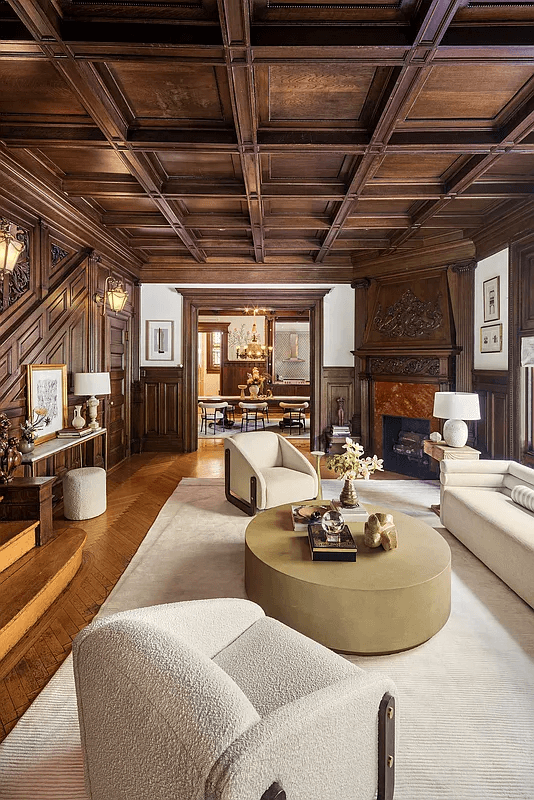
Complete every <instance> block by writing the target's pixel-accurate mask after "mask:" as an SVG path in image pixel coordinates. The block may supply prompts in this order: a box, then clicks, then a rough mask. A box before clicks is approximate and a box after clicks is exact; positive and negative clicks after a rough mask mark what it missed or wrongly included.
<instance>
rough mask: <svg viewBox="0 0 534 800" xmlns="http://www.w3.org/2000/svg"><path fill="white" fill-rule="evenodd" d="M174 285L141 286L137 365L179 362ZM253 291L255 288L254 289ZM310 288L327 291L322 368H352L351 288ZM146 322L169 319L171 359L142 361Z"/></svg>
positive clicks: (280, 286)
mask: <svg viewBox="0 0 534 800" xmlns="http://www.w3.org/2000/svg"><path fill="white" fill-rule="evenodd" d="M177 288H178V289H179V287H177V285H176V284H154V283H145V284H143V285H142V286H141V366H142V367H146V366H157V365H159V366H162V365H167V366H175V365H177V364H182V363H183V353H182V306H183V303H182V296H181V295H180V294H179V293H178V292H177V291H176V289H177ZM187 288H188V289H195V288H203V289H216V288H220V289H229V290H231V289H246V288H248V287H247V286H246V285H243V284H232V285H231V286H229V285H228V284H222V283H217V284H206V283H202V284H187ZM255 288H256V287H255ZM306 288H310V289H326V288H331V291H330V292H329V293H328V294H327V295H326V296H325V298H324V352H323V365H324V366H325V367H352V366H354V356H353V355H352V353H351V352H350V351H351V350H353V349H354V289H351V287H350V286H348V285H347V284H338V285H332V284H309V285H308V284H306ZM262 289H302V285H301V284H295V285H293V284H274V283H266V284H264V285H263V286H262ZM148 319H157V320H163V319H172V320H174V322H175V325H174V337H175V343H174V344H175V347H174V360H173V361H165V362H155V361H147V360H146V344H145V329H146V320H148Z"/></svg>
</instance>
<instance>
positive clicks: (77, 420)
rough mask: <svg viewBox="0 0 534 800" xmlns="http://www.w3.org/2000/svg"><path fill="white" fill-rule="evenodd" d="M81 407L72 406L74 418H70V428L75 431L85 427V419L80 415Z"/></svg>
mask: <svg viewBox="0 0 534 800" xmlns="http://www.w3.org/2000/svg"><path fill="white" fill-rule="evenodd" d="M81 411H82V407H81V406H74V416H73V418H72V427H73V428H76V430H81V429H82V428H83V427H84V425H85V418H84V417H82V414H81Z"/></svg>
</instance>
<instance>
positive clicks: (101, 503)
mask: <svg viewBox="0 0 534 800" xmlns="http://www.w3.org/2000/svg"><path fill="white" fill-rule="evenodd" d="M105 510H106V470H105V469H101V468H100V467H81V468H80V469H71V470H70V471H69V472H67V474H66V475H65V477H64V478H63V513H64V514H65V517H66V519H92V517H98V516H99V515H100V514H103V513H104V511H105Z"/></svg>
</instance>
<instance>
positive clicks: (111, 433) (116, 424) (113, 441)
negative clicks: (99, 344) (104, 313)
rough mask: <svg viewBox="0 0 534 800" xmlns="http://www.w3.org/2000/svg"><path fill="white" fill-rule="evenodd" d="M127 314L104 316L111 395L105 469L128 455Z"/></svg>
mask: <svg viewBox="0 0 534 800" xmlns="http://www.w3.org/2000/svg"><path fill="white" fill-rule="evenodd" d="M129 323H130V319H129V317H121V316H115V314H110V315H109V316H108V343H109V344H108V353H109V372H110V379H111V396H110V398H109V404H108V414H107V419H106V425H107V428H108V469H109V468H110V467H113V466H115V464H118V463H119V461H122V460H123V459H124V458H126V456H127V455H129V448H130V411H129V409H130V396H129V395H130V342H129Z"/></svg>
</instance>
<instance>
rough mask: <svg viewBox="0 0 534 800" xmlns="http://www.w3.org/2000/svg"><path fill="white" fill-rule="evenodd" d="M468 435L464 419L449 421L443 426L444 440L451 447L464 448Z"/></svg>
mask: <svg viewBox="0 0 534 800" xmlns="http://www.w3.org/2000/svg"><path fill="white" fill-rule="evenodd" d="M468 433H469V431H468V429H467V425H466V424H465V422H464V421H463V419H448V420H447V422H446V423H445V424H444V426H443V438H444V440H445V442H446V444H448V445H449V447H464V445H465V443H466V442H467V435H468Z"/></svg>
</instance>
